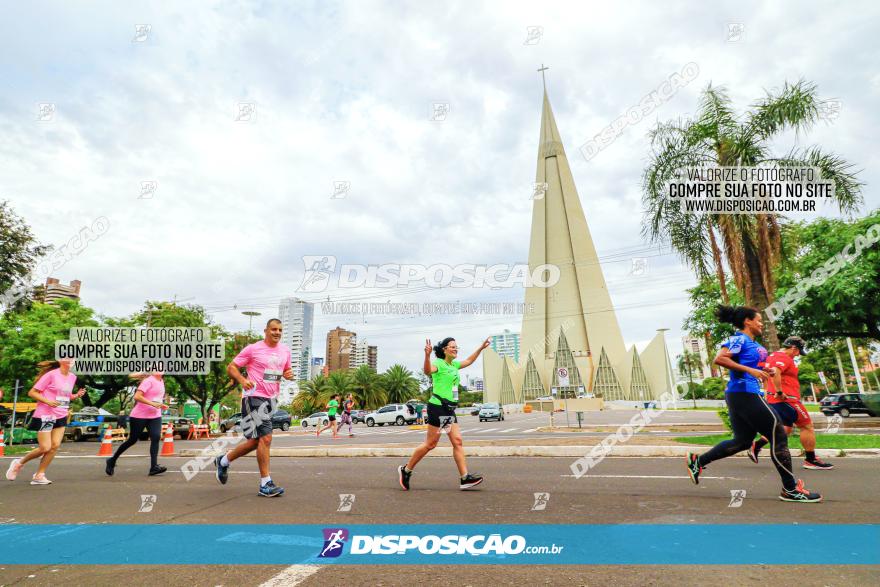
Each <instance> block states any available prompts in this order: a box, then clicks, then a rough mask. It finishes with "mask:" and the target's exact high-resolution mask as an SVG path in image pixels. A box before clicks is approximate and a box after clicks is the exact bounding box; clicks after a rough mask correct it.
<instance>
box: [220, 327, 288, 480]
mask: <svg viewBox="0 0 880 587" xmlns="http://www.w3.org/2000/svg"><path fill="white" fill-rule="evenodd" d="M263 334H264V336H265V338H263V340H261V341H258V342H255V343H253V344H249V345H248V346H246V347H245V348H244V349H243V350H242V351H241V352H240V353H238V355H236V357H235V358H234V359H232V361H230V363H229V365H228V366H227V367H226V372H227V373H228V374H229V376H230V377H232V379H234V380H235V382H236V383H238V384H239V385H241V388H242V393H241V424H240V426H241V429H242V435H243V436H244V438H245V440H244V441H243V442H240V443H239V444H238V445H237V446H236V447H235V448H233V449H232V450H231V451H229V452H228V453H226V454H225V455H223V456H222V457H217V458H215V459H214V465H215V466H216V467H217V480H218V481H219V482H220V483H223V484H225V483H226V481H227V479H228V476H229V464H230V463H231V462H232V461H234V460H235V459H237V458H239V457H242V456H244V455H246V454H248V453H249V452H251V451H253V450H255V449H256V451H257V464H258V465H259V467H260V493H259V494H260V495H261V496H263V497H277V496H279V495H281V494H282V493H284V488H283V487H278V486H277V485H275V483H273V482H272V477H271V475H270V474H269V448H270V447H271V446H272V414H274V413H275V407H276V403H277V397H278V393H279V392H280V390H281V378H282V377H284V378H285V379H287V380H292V379H293V370H292V369H291V368H290V349H288V348H287V346H285V345H283V344H281V342H280V341H281V321H280V320H278V319H277V318H272V319H271V320H269V322H267V323H266V329H265V330H264V331H263ZM242 368H244V369H245V370H246V371H247V377H245V376H244V375H242V373H241V369H242Z"/></svg>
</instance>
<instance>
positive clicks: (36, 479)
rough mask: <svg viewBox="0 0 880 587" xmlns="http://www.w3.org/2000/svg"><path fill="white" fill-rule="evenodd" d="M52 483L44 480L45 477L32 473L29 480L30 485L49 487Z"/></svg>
mask: <svg viewBox="0 0 880 587" xmlns="http://www.w3.org/2000/svg"><path fill="white" fill-rule="evenodd" d="M50 483H52V482H51V481H49V480H48V479H46V475H45V474H43V475H40V474H38V473H34V476H33V477H32V478H31V485H49V484H50Z"/></svg>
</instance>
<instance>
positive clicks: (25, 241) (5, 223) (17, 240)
mask: <svg viewBox="0 0 880 587" xmlns="http://www.w3.org/2000/svg"><path fill="white" fill-rule="evenodd" d="M51 250H52V247H50V246H46V245H41V244H39V243H37V240H36V238H34V235H33V233H32V232H31V227H30V226H28V224H27V223H26V222H25V221H24V219H22V218H21V217H20V216H18V215H17V214H16V213H15V211H14V210H13V209H12V207H11V206H10V205H9V203H8V202H6V201H5V200H3V201H0V304H2V305H3V306H4V307H5V308H6V309H7V310H10V309H22V308H23V307H25V305H26V303H27V302H29V300H30V295H31V285H32V284H31V283H30V281H31V274H32V273H33V270H34V267H35V266H36V264H37V261H39V260H40V258H41V257H43V256H44V255H45V254H46V253H48V252H49V251H51ZM19 294H21V297H19Z"/></svg>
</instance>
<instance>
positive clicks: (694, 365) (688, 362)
mask: <svg viewBox="0 0 880 587" xmlns="http://www.w3.org/2000/svg"><path fill="white" fill-rule="evenodd" d="M677 367H678V372H679V373H685V372H686V373H687V376H688V391H693V393H692V394H691V397H693V400H694V407H695V408H696V407H697V388H696V387H694V372H695V371H696V372H697V373H700V372H702V370H703V359H702V358H700V353H692V352H690V351H684V353H682V354H681V355H679V356H678V365H677Z"/></svg>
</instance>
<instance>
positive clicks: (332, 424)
mask: <svg viewBox="0 0 880 587" xmlns="http://www.w3.org/2000/svg"><path fill="white" fill-rule="evenodd" d="M338 409H339V394H338V393H337V394H334V395H333V398H332V399H331V400H330V401H329V402H327V420H328V422H327V425H326V426H324V427H323V428H321V426H320V425H319V426H318V432H317V434H316V436H321V432H323V431H324V430H327V429H328V428H333V438H336V437H337V432H339V428H338V427H337V426H336V410H338Z"/></svg>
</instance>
